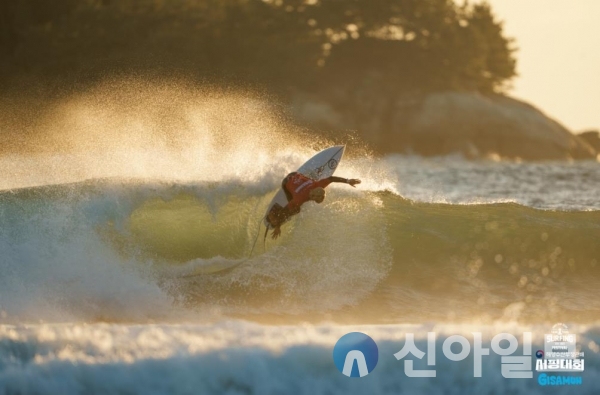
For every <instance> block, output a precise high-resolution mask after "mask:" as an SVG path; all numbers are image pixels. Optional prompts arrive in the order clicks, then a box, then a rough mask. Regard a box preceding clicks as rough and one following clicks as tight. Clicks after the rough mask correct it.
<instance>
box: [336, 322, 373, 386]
mask: <svg viewBox="0 0 600 395" xmlns="http://www.w3.org/2000/svg"><path fill="white" fill-rule="evenodd" d="M378 359H379V350H378V349H377V344H375V342H374V341H373V339H371V338H370V337H369V336H367V335H365V334H364V333H360V332H350V333H347V334H345V335H344V336H342V337H341V338H340V340H338V341H337V343H336V344H335V347H334V348H333V362H334V363H335V366H336V367H337V368H338V370H339V371H340V372H342V373H343V374H344V375H346V376H348V377H364V376H366V375H367V374H369V373H371V372H372V371H373V369H375V366H377V360H378Z"/></svg>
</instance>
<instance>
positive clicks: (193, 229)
mask: <svg viewBox="0 0 600 395" xmlns="http://www.w3.org/2000/svg"><path fill="white" fill-rule="evenodd" d="M382 184H383V183H380V184H379V186H380V185H382ZM276 187H277V178H276V177H274V176H270V175H267V176H265V178H263V179H262V180H261V181H259V182H256V180H252V182H247V181H246V180H243V179H237V180H235V179H233V180H227V181H223V182H219V183H216V182H198V183H167V182H149V181H141V180H138V181H132V180H91V181H88V182H83V183H74V184H64V185H55V186H44V187H35V188H27V189H20V190H13V191H7V192H3V193H2V194H0V218H1V224H2V225H1V226H0V251H2V252H3V258H2V260H1V261H0V262H1V263H0V265H1V266H0V270H1V271H2V273H3V275H2V277H0V311H2V312H3V314H4V315H5V316H6V317H8V319H9V320H13V321H31V320H36V321H37V320H39V319H43V320H52V321H56V320H59V321H60V320H76V321H77V320H107V321H136V322H137V321H147V320H171V319H173V320H180V319H182V318H185V319H192V320H195V319H207V318H210V317H220V316H223V315H225V316H228V317H242V318H249V319H253V320H258V321H263V320H264V321H268V322H279V321H283V322H288V321H290V320H291V321H299V320H324V319H325V320H335V321H338V322H399V321H400V322H407V321H408V322H410V321H416V320H428V319H431V320H454V319H480V320H484V321H485V320H492V321H493V320H497V319H505V320H514V319H518V320H537V321H540V320H542V321H546V320H549V321H556V320H557V318H558V317H566V316H568V317H569V318H571V319H574V320H578V322H587V321H588V320H597V319H598V311H599V310H600V305H599V304H598V301H597V300H596V299H597V298H596V287H595V280H594V278H595V277H596V276H597V275H598V272H599V270H600V269H599V268H598V261H599V258H600V246H599V245H598V244H597V240H598V238H599V236H600V212H598V211H588V212H570V211H552V210H537V209H533V208H529V207H524V206H520V205H518V204H515V203H492V204H472V205H452V204H440V203H423V202H415V201H411V200H408V199H405V198H403V197H401V196H400V195H398V194H397V193H394V192H392V191H386V190H382V189H381V188H378V185H375V184H373V185H371V187H369V185H368V184H367V186H366V188H365V189H367V191H364V190H361V191H359V190H355V189H351V188H347V187H346V186H336V185H334V186H331V187H330V193H329V195H328V199H327V201H326V202H325V203H324V204H322V205H316V204H307V205H305V207H304V208H303V211H302V213H301V214H300V215H298V216H297V217H296V218H294V220H292V221H291V222H290V223H289V224H286V226H285V227H284V232H283V235H282V237H281V238H280V239H278V240H277V241H272V240H270V239H267V242H266V243H265V245H264V246H263V245H261V244H262V241H260V242H259V243H258V245H257V247H256V248H255V251H254V253H253V255H252V256H251V257H250V258H248V255H249V253H250V251H251V249H252V246H253V243H254V240H255V239H256V237H257V236H259V237H261V236H262V235H260V234H259V232H260V230H259V223H260V220H261V218H262V215H263V214H264V213H263V210H264V207H266V205H267V203H268V201H269V200H270V198H271V197H272V195H273V193H274V190H275V188H276ZM263 230H264V229H263ZM238 264H239V265H238ZM215 265H216V266H221V267H228V266H235V265H238V266H237V267H235V268H234V269H231V270H225V271H221V272H218V273H213V274H199V273H203V272H204V273H206V270H205V269H206V268H207V267H209V268H210V267H213V268H214V267H215ZM195 274H198V275H195Z"/></svg>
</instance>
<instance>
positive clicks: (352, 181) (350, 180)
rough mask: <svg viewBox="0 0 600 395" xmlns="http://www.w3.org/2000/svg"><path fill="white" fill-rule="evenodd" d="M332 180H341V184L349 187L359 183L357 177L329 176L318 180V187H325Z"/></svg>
mask: <svg viewBox="0 0 600 395" xmlns="http://www.w3.org/2000/svg"><path fill="white" fill-rule="evenodd" d="M332 182H341V183H342V184H348V185H350V186H351V187H353V186H355V185H356V184H360V180H359V179H358V178H343V177H336V176H330V177H327V178H324V179H322V180H321V181H318V182H317V184H319V186H320V187H323V188H325V187H326V186H327V185H329V184H331V183H332ZM321 184H322V185H321Z"/></svg>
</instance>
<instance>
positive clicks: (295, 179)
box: [271, 172, 348, 226]
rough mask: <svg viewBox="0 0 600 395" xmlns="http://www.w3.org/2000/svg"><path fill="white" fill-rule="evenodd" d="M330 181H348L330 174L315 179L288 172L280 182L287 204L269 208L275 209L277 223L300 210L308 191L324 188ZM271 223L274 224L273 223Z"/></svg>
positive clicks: (306, 199)
mask: <svg viewBox="0 0 600 395" xmlns="http://www.w3.org/2000/svg"><path fill="white" fill-rule="evenodd" d="M332 182H343V183H348V180H347V179H346V178H342V177H334V176H331V177H327V178H324V179H322V180H319V181H316V180H313V179H311V178H308V177H306V176H305V175H303V174H300V173H296V172H293V173H290V174H288V175H287V176H286V177H285V178H284V179H283V181H282V182H281V188H282V189H283V191H284V192H285V196H286V197H287V200H288V204H287V205H286V206H285V207H283V208H282V207H281V206H279V205H277V204H276V205H275V206H274V207H273V208H272V209H271V210H275V211H276V213H277V219H278V222H279V224H280V225H281V224H282V223H284V222H285V221H287V220H288V219H289V217H291V216H292V215H295V214H298V213H299V212H300V207H301V206H302V205H303V204H304V203H306V202H308V200H309V198H308V196H309V194H310V191H312V190H313V189H315V188H317V187H321V188H325V187H327V186H328V185H329V184H331V183H332ZM272 225H273V226H276V225H275V224H272Z"/></svg>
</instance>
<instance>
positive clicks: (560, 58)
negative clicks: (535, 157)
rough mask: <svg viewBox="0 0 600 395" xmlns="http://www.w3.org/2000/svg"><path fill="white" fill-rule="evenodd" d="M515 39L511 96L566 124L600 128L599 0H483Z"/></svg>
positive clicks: (583, 127) (574, 129) (580, 128)
mask: <svg viewBox="0 0 600 395" xmlns="http://www.w3.org/2000/svg"><path fill="white" fill-rule="evenodd" d="M488 2H489V3H490V4H491V5H492V8H493V9H494V11H495V14H496V15H497V17H498V18H499V19H501V20H503V21H504V30H505V32H506V34H507V35H508V36H511V37H514V38H515V39H516V40H517V46H518V47H519V51H518V52H517V59H518V65H517V70H518V73H519V77H517V78H516V79H515V80H514V89H513V90H512V91H511V92H510V93H511V95H512V96H515V97H517V98H520V99H524V100H525V101H528V102H530V103H531V104H534V105H535V106H536V107H538V108H540V109H541V110H542V111H544V112H545V113H546V114H547V115H549V116H551V117H552V118H554V119H556V120H558V121H560V122H561V123H563V124H564V125H565V126H567V127H568V128H569V129H571V130H573V131H575V132H579V131H582V130H584V129H600V0H488Z"/></svg>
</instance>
